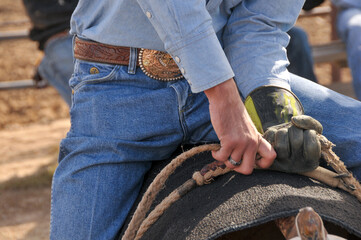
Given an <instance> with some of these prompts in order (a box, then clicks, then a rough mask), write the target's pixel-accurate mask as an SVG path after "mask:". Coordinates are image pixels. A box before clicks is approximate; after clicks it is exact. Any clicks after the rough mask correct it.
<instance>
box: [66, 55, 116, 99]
mask: <svg viewBox="0 0 361 240" xmlns="http://www.w3.org/2000/svg"><path fill="white" fill-rule="evenodd" d="M119 67H120V66H119V65H112V64H103V63H92V62H86V61H81V60H76V61H75V64H74V74H73V76H72V77H71V79H70V81H69V85H70V87H71V88H72V90H73V91H74V92H75V91H77V90H79V89H80V88H81V87H82V86H84V85H85V84H89V83H92V84H93V83H98V82H104V81H110V80H111V78H112V76H113V75H114V73H115V72H116V71H117V70H118V69H119Z"/></svg>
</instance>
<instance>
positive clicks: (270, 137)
mask: <svg viewBox="0 0 361 240" xmlns="http://www.w3.org/2000/svg"><path fill="white" fill-rule="evenodd" d="M276 132H277V130H276V129H275V128H269V129H268V130H267V131H266V132H265V133H264V134H263V138H264V139H266V140H267V141H268V142H269V143H270V144H271V145H272V146H274V143H275V135H276Z"/></svg>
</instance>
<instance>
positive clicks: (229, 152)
mask: <svg viewBox="0 0 361 240" xmlns="http://www.w3.org/2000/svg"><path fill="white" fill-rule="evenodd" d="M236 146H237V147H233V148H232V147H230V146H229V145H228V146H227V145H226V144H225V145H222V146H221V148H220V149H219V150H218V151H214V152H212V156H213V158H215V159H216V160H218V161H221V162H223V163H224V164H225V165H226V166H227V167H228V168H230V169H233V170H234V171H236V172H239V173H242V174H244V175H249V174H251V173H252V172H253V169H254V167H255V166H258V167H260V168H268V167H269V166H271V165H272V163H273V161H274V159H275V158H276V152H275V151H274V149H273V147H272V146H271V144H270V143H269V142H267V140H265V139H264V138H263V137H262V136H261V135H258V139H256V140H254V141H252V140H248V141H247V142H246V143H240V144H237V145H236ZM257 153H258V154H259V156H260V158H259V159H257V161H256V155H257ZM229 157H231V158H232V160H234V161H235V162H240V165H239V166H236V165H235V164H232V163H231V162H230V161H229ZM232 160H231V161H232Z"/></svg>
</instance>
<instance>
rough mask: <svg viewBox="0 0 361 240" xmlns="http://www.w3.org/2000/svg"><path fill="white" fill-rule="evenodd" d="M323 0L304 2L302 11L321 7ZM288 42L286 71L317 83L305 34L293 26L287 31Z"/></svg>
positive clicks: (310, 50) (299, 28) (307, 0)
mask: <svg viewBox="0 0 361 240" xmlns="http://www.w3.org/2000/svg"><path fill="white" fill-rule="evenodd" d="M322 3H323V0H306V1H305V3H304V5H303V7H302V9H303V10H304V11H310V10H312V9H313V8H315V7H317V6H319V5H321V4H322ZM287 33H288V35H289V36H290V42H289V44H288V46H287V48H286V49H287V57H288V60H289V62H290V64H289V65H288V67H287V69H288V71H290V72H291V73H293V74H296V75H298V76H300V77H303V78H306V79H308V80H311V81H313V82H316V83H317V82H318V81H317V77H316V75H315V72H314V63H313V57H312V49H311V46H310V43H309V40H308V36H307V33H306V32H305V30H303V29H302V28H301V27H297V26H294V27H293V28H291V30H289V31H288V32H287Z"/></svg>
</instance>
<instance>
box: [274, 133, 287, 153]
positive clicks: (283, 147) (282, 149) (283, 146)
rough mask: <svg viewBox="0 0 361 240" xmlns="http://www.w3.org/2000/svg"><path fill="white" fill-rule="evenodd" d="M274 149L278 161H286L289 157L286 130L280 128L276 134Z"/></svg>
mask: <svg viewBox="0 0 361 240" xmlns="http://www.w3.org/2000/svg"><path fill="white" fill-rule="evenodd" d="M274 147H275V149H276V151H277V158H278V159H287V158H288V157H289V156H290V143H289V138H288V130H287V128H282V129H280V130H278V131H277V132H276V134H275V143H274Z"/></svg>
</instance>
